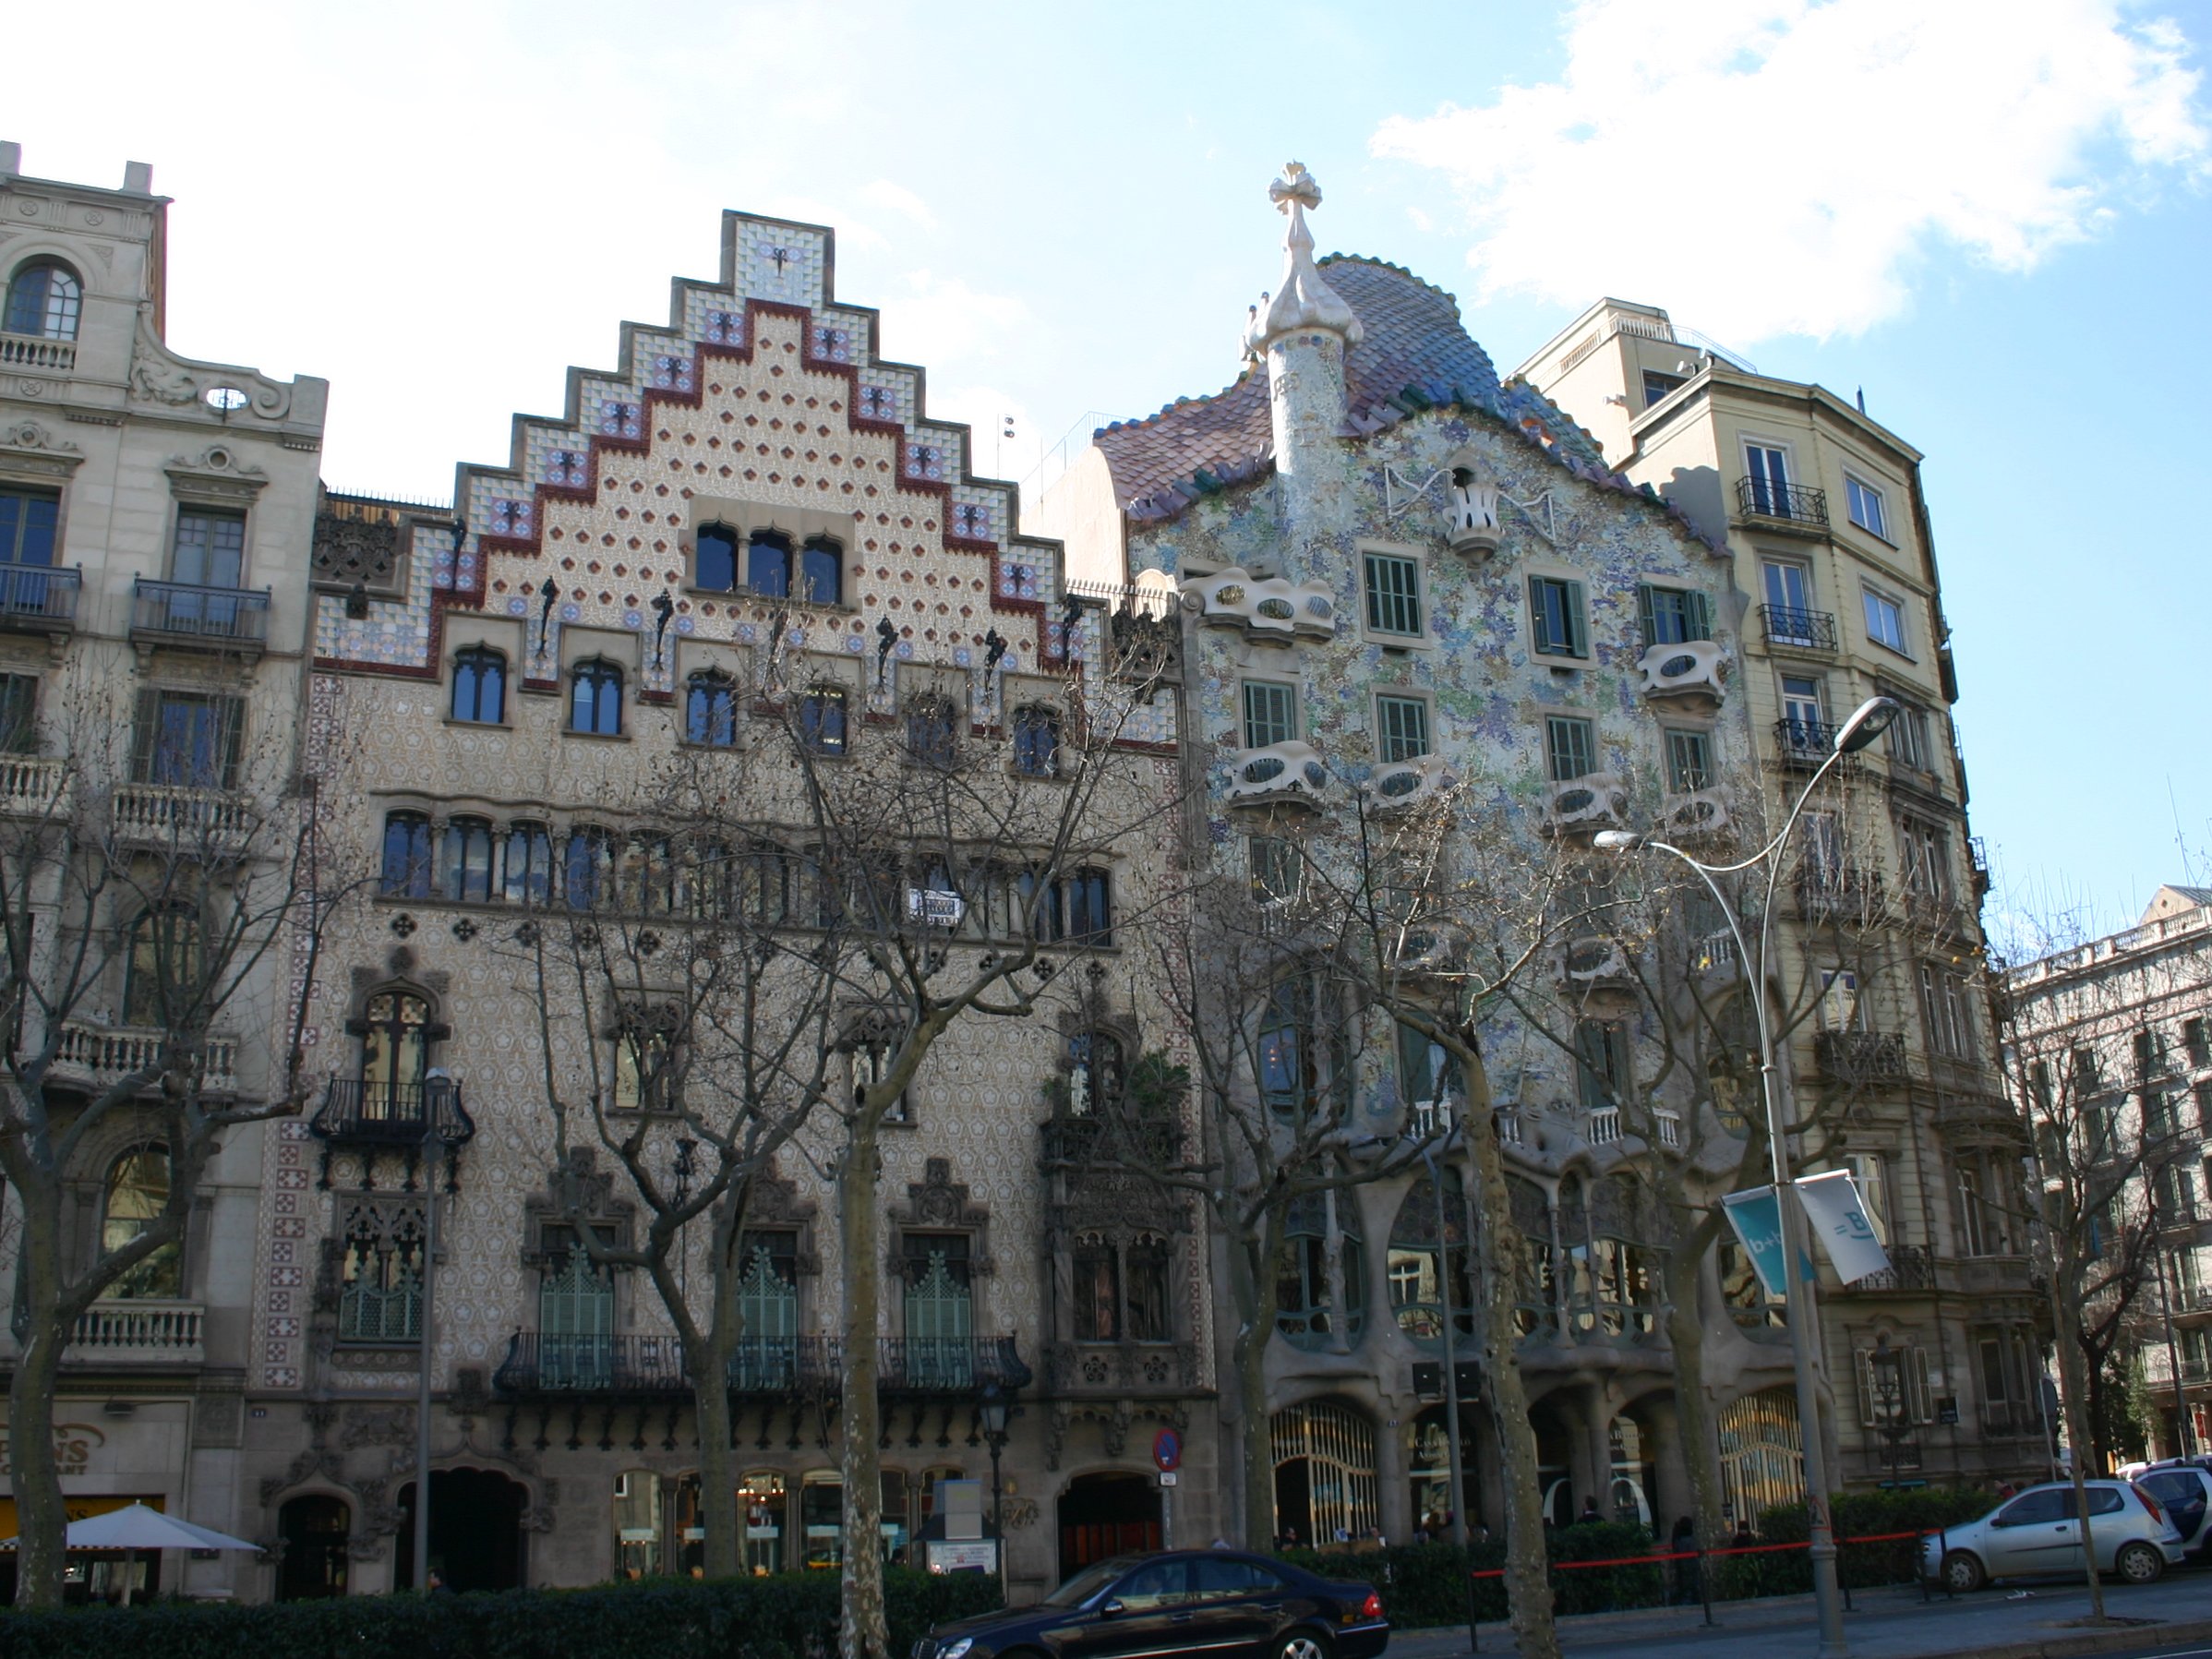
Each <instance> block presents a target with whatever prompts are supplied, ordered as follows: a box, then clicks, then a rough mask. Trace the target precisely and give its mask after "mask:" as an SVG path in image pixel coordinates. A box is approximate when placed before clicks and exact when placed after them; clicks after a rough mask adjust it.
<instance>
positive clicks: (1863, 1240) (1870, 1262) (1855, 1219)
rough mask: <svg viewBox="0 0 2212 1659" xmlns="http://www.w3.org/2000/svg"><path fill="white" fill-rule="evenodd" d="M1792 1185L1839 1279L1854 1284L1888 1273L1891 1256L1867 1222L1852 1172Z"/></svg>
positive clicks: (1806, 1178) (1828, 1174)
mask: <svg viewBox="0 0 2212 1659" xmlns="http://www.w3.org/2000/svg"><path fill="white" fill-rule="evenodd" d="M1792 1184H1793V1185H1795V1186H1796V1187H1797V1197H1798V1200H1799V1201H1800V1202H1801V1203H1803V1204H1804V1206H1805V1216H1806V1219H1807V1220H1809V1221H1810V1222H1811V1223H1812V1232H1813V1236H1814V1237H1816V1238H1818V1239H1819V1240H1820V1241H1821V1244H1822V1245H1823V1246H1824V1247H1825V1248H1826V1249H1827V1252H1828V1259H1829V1260H1830V1261H1832V1262H1833V1263H1834V1264H1835V1273H1836V1277H1837V1278H1839V1279H1841V1280H1843V1281H1844V1282H1845V1284H1850V1283H1853V1282H1854V1281H1856V1280H1861V1279H1864V1278H1865V1277H1866V1276H1867V1275H1868V1274H1869V1273H1881V1272H1886V1271H1887V1270H1888V1268H1889V1265H1890V1257H1889V1253H1888V1252H1887V1251H1886V1250H1884V1249H1882V1247H1881V1240H1880V1239H1879V1238H1877V1237H1875V1236H1874V1223H1873V1222H1872V1221H1870V1220H1868V1219H1867V1210H1866V1206H1865V1205H1864V1204H1862V1203H1860V1202H1859V1197H1858V1188H1857V1186H1856V1185H1854V1184H1852V1181H1851V1172H1850V1171H1849V1170H1830V1171H1828V1172H1825V1173H1823V1174H1819V1175H1800V1176H1798V1177H1797V1180H1796V1181H1795V1182H1794V1183H1792Z"/></svg>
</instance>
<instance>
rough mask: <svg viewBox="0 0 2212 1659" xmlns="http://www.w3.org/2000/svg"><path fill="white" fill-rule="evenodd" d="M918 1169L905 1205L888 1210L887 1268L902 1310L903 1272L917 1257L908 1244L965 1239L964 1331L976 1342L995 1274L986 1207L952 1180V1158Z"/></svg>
mask: <svg viewBox="0 0 2212 1659" xmlns="http://www.w3.org/2000/svg"><path fill="white" fill-rule="evenodd" d="M921 1167H922V1174H921V1179H920V1181H915V1182H909V1183H908V1185H907V1200H906V1202H905V1203H904V1204H895V1205H893V1206H892V1207H891V1212H890V1220H891V1226H890V1237H889V1239H888V1240H887V1241H886V1243H887V1244H888V1254H887V1258H886V1264H885V1266H886V1270H887V1272H888V1274H889V1277H890V1278H891V1280H893V1281H894V1282H895V1283H896V1284H897V1285H898V1286H899V1287H900V1288H901V1292H902V1295H901V1297H900V1302H901V1305H902V1307H903V1305H904V1295H903V1292H904V1288H905V1285H906V1281H907V1271H908V1267H909V1266H910V1265H911V1263H912V1262H913V1261H914V1260H915V1259H916V1256H915V1255H914V1253H913V1252H912V1250H911V1249H910V1248H909V1245H908V1240H909V1239H913V1240H918V1241H919V1240H920V1239H925V1238H932V1237H940V1238H942V1237H945V1236H947V1235H964V1236H965V1237H966V1238H967V1240H968V1328H969V1330H971V1331H972V1332H974V1333H975V1335H976V1337H977V1339H978V1340H981V1338H982V1337H983V1335H984V1334H985V1333H986V1332H987V1331H989V1330H990V1329H991V1323H990V1319H989V1317H988V1315H989V1311H990V1304H989V1300H988V1298H987V1296H986V1294H985V1290H986V1287H987V1285H988V1283H989V1281H990V1280H991V1279H992V1277H993V1276H994V1275H995V1274H996V1272H997V1265H996V1263H995V1261H994V1260H993V1258H992V1254H991V1208H990V1206H988V1205H985V1204H979V1203H976V1202H975V1201H973V1200H972V1199H971V1198H970V1197H969V1196H968V1194H969V1188H968V1183H967V1182H965V1181H955V1180H954V1179H953V1160H951V1159H950V1158H928V1159H925V1160H922V1166H921Z"/></svg>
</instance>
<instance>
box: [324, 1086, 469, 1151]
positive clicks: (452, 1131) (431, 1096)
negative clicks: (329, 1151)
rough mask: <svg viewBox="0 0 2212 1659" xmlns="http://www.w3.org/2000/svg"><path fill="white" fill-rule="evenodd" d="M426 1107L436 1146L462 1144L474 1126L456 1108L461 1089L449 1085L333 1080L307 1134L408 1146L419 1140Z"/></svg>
mask: <svg viewBox="0 0 2212 1659" xmlns="http://www.w3.org/2000/svg"><path fill="white" fill-rule="evenodd" d="M426 1108H427V1110H428V1111H430V1112H433V1113H434V1114H435V1115H436V1118H437V1122H436V1124H435V1125H434V1126H433V1132H434V1133H435V1134H436V1136H437V1137H438V1139H439V1142H440V1144H442V1145H444V1146H448V1147H458V1146H463V1145H465V1144H466V1143H467V1142H468V1141H469V1140H470V1139H471V1138H473V1137H474V1136H475V1133H476V1121H475V1119H474V1118H472V1117H470V1116H469V1114H468V1112H466V1110H464V1109H463V1106H462V1104H461V1085H460V1084H458V1083H452V1082H433V1083H432V1084H430V1085H429V1086H427V1087H426V1086H425V1085H423V1084H420V1083H381V1082H371V1081H366V1080H364V1079H362V1078H359V1077H332V1078H331V1081H330V1084H329V1086H328V1087H327V1088H325V1089H324V1090H323V1097H322V1108H321V1110H320V1111H319V1112H316V1114H315V1116H314V1118H313V1119H312V1120H311V1121H310V1122H309V1123H308V1124H307V1129H308V1132H309V1133H310V1134H313V1135H317V1136H321V1137H322V1138H323V1139H324V1140H329V1141H339V1142H346V1143H351V1144H354V1145H367V1146H390V1147H412V1146H418V1145H420V1144H421V1142H422V1138H423V1113H424V1112H425V1110H426Z"/></svg>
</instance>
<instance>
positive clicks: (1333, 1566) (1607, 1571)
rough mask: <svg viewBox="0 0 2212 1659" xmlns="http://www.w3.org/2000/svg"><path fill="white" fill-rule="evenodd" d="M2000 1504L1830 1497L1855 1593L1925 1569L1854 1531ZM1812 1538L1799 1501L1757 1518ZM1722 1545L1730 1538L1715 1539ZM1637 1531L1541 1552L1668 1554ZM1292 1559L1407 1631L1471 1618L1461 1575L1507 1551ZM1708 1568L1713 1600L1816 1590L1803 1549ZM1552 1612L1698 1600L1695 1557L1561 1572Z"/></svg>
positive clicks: (1950, 1496) (1498, 1593)
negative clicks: (1362, 1587)
mask: <svg viewBox="0 0 2212 1659" xmlns="http://www.w3.org/2000/svg"><path fill="white" fill-rule="evenodd" d="M1996 1501H1997V1499H1996V1497H1995V1495H1994V1494H1992V1493H1990V1492H1986V1491H1982V1490H1980V1489H1978V1488H1974V1487H1948V1486H1942V1487H1925V1488H1922V1489H1920V1490H1917V1491H1910V1492H1846V1493H1843V1494H1840V1495H1839V1496H1838V1497H1836V1499H1835V1506H1834V1516H1835V1527H1836V1532H1837V1535H1838V1537H1839V1538H1840V1539H1841V1540H1842V1547H1841V1550H1840V1552H1839V1559H1838V1563H1837V1565H1838V1570H1839V1572H1840V1574H1841V1576H1842V1579H1843V1581H1844V1582H1845V1584H1846V1585H1848V1586H1849V1587H1851V1588H1852V1589H1870V1588H1872V1587H1874V1586H1876V1585H1881V1584H1909V1583H1912V1582H1913V1581H1914V1577H1915V1574H1916V1573H1917V1570H1918V1569H1917V1545H1916V1543H1915V1542H1914V1541H1912V1540H1900V1541H1897V1542H1894V1543H1888V1544H1854V1543H1852V1542H1851V1540H1852V1539H1853V1538H1856V1537H1874V1536H1879V1535H1881V1534H1882V1533H1905V1532H1910V1533H1921V1532H1933V1531H1934V1530H1935V1529H1936V1528H1938V1527H1942V1526H1956V1525H1958V1524H1959V1523H1960V1522H1962V1521H1972V1520H1975V1519H1977V1518H1978V1517H1980V1516H1982V1515H1985V1514H1987V1513H1988V1512H1989V1511H1990V1509H1991V1507H1992V1506H1994V1505H1995V1503H1996ZM1804 1536H1805V1509H1804V1506H1803V1505H1801V1504H1794V1505H1790V1506H1788V1507H1785V1508H1782V1509H1768V1510H1765V1511H1763V1512H1762V1513H1761V1515H1760V1518H1759V1535H1758V1540H1757V1541H1758V1542H1759V1543H1761V1544H1790V1543H1796V1542H1799V1541H1801V1540H1802V1539H1803V1538H1804ZM1714 1542H1715V1543H1716V1544H1725V1540H1715V1541H1714ZM1664 1550H1665V1545H1664V1544H1662V1543H1659V1542H1657V1541H1655V1540H1654V1539H1653V1536H1652V1534H1651V1533H1648V1532H1646V1531H1645V1530H1644V1529H1643V1528H1642V1527H1641V1526H1620V1525H1616V1524H1612V1523H1607V1524H1605V1525H1589V1526H1570V1527H1567V1528H1564V1529H1560V1530H1552V1529H1546V1531H1545V1554H1546V1555H1547V1556H1548V1557H1549V1558H1550V1559H1551V1560H1552V1561H1553V1562H1555V1563H1558V1562H1570V1561H1603V1560H1612V1559H1617V1558H1618V1557H1625V1556H1641V1555H1652V1554H1656V1553H1660V1552H1663V1551H1664ZM1285 1558H1286V1559H1289V1560H1292V1561H1295V1562H1297V1563H1298V1564H1299V1565H1300V1566H1303V1567H1305V1568H1308V1569H1311V1570H1313V1571H1316V1572H1319V1573H1322V1574H1324V1575H1325V1576H1327V1577H1328V1578H1332V1579H1364V1580H1365V1581H1367V1582H1368V1583H1371V1584H1373V1585H1374V1586H1375V1587H1376V1590H1377V1591H1378V1592H1379V1593H1381V1595H1382V1600H1383V1610H1384V1611H1385V1612H1386V1613H1388V1614H1389V1617H1390V1622H1391V1624H1393V1625H1394V1626H1396V1627H1397V1628H1398V1629H1401V1630H1411V1629H1425V1628H1428V1627H1432V1626H1437V1625H1456V1624H1464V1623H1465V1622H1466V1619H1467V1589H1466V1584H1467V1581H1466V1574H1467V1573H1468V1572H1469V1571H1471V1570H1473V1571H1481V1570H1485V1569H1492V1568H1500V1567H1503V1566H1504V1565H1505V1560H1506V1546H1505V1543H1504V1541H1503V1540H1502V1539H1497V1538H1493V1539H1491V1540H1489V1541H1488V1542H1487V1543H1484V1544H1477V1545H1473V1546H1472V1547H1471V1548H1469V1549H1466V1550H1461V1549H1459V1548H1457V1547H1456V1546H1454V1545H1449V1544H1413V1545H1400V1546H1397V1547H1394V1548H1389V1549H1383V1550H1371V1551H1368V1552H1366V1553H1365V1554H1354V1553H1348V1552H1345V1551H1340V1550H1330V1551H1328V1552H1326V1553H1322V1552H1316V1551H1313V1550H1295V1551H1292V1552H1290V1553H1289V1555H1288V1556H1287V1557H1285ZM1707 1565H1708V1567H1709V1568H1710V1569H1711V1571H1712V1573H1713V1600H1715V1601H1736V1600H1740V1599H1742V1598H1745V1597H1748V1596H1756V1595H1794V1594H1799V1593H1806V1592H1809V1591H1810V1590H1811V1588H1812V1565H1811V1560H1810V1557H1808V1556H1807V1555H1806V1553H1805V1552H1804V1551H1803V1550H1778V1551H1775V1552H1774V1553H1773V1554H1771V1555H1768V1554H1761V1555H1753V1556H1728V1557H1720V1558H1719V1559H1716V1560H1713V1561H1711V1562H1709V1563H1707ZM1552 1585H1553V1590H1554V1593H1555V1596H1556V1597H1557V1599H1556V1601H1555V1602H1554V1605H1555V1607H1556V1608H1557V1611H1559V1612H1560V1613H1608V1612H1617V1611H1619V1610H1622V1609H1625V1608H1630V1607H1654V1606H1661V1605H1665V1604H1666V1603H1668V1602H1670V1601H1677V1600H1681V1601H1695V1600H1697V1599H1698V1578H1697V1564H1696V1563H1694V1562H1687V1563H1682V1564H1680V1565H1679V1566H1677V1564H1676V1563H1673V1562H1658V1561H1653V1562H1646V1563H1641V1564H1639V1565H1636V1566H1631V1567H1599V1568H1582V1569H1575V1568H1569V1569H1567V1570H1565V1571H1554V1573H1553V1574H1552ZM1474 1605H1475V1612H1476V1616H1477V1617H1481V1618H1484V1619H1498V1618H1503V1617H1505V1616H1506V1592H1505V1582H1504V1581H1503V1580H1502V1579H1478V1580H1476V1581H1475V1585H1474Z"/></svg>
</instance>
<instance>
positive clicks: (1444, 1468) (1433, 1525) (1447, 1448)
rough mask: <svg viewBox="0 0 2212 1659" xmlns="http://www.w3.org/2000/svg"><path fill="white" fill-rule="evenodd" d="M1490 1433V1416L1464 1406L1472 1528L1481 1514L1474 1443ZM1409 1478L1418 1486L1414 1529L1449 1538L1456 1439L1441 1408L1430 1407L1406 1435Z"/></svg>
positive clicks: (1463, 1474) (1463, 1450) (1463, 1481)
mask: <svg viewBox="0 0 2212 1659" xmlns="http://www.w3.org/2000/svg"><path fill="white" fill-rule="evenodd" d="M1490 1432H1491V1429H1490V1422H1489V1413H1487V1412H1484V1411H1478V1410H1477V1409H1476V1408H1475V1407H1474V1406H1473V1405H1469V1404H1467V1403H1465V1402H1461V1406H1460V1485H1461V1491H1462V1492H1464V1493H1465V1494H1466V1497H1467V1523H1468V1525H1470V1526H1473V1524H1474V1522H1475V1521H1476V1520H1477V1519H1478V1518H1479V1517H1480V1516H1481V1515H1482V1512H1483V1500H1482V1486H1481V1484H1480V1479H1479V1477H1478V1475H1477V1474H1476V1471H1475V1451H1474V1449H1475V1442H1476V1438H1477V1437H1478V1436H1480V1435H1486V1434H1488V1433H1490ZM1406 1478H1407V1480H1408V1482H1409V1483H1410V1484H1411V1485H1412V1487H1413V1509H1412V1514H1413V1525H1414V1526H1415V1527H1417V1528H1419V1529H1420V1530H1421V1531H1423V1532H1425V1533H1427V1534H1428V1535H1429V1536H1430V1537H1431V1538H1444V1537H1447V1536H1449V1533H1448V1532H1447V1531H1446V1528H1447V1526H1448V1525H1449V1517H1450V1514H1451V1434H1450V1429H1449V1425H1448V1421H1447V1419H1446V1417H1445V1414H1444V1408H1443V1407H1442V1406H1440V1405H1433V1406H1430V1407H1429V1408H1428V1409H1427V1410H1426V1411H1425V1412H1423V1413H1421V1415H1420V1416H1418V1417H1416V1418H1414V1419H1413V1425H1412V1426H1411V1427H1410V1428H1409V1429H1408V1430H1407V1440H1406Z"/></svg>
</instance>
